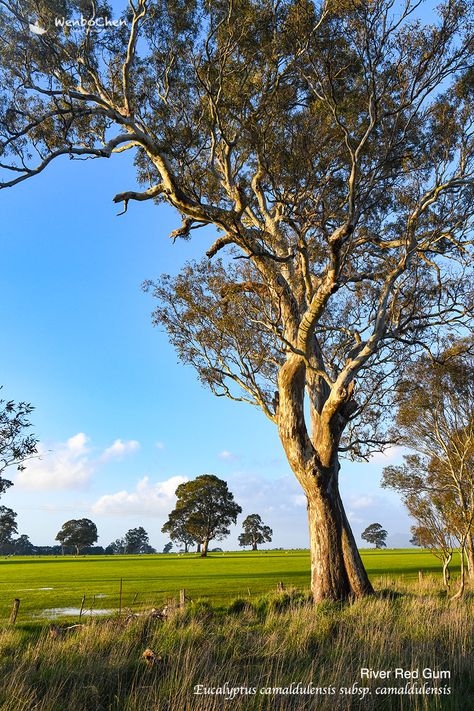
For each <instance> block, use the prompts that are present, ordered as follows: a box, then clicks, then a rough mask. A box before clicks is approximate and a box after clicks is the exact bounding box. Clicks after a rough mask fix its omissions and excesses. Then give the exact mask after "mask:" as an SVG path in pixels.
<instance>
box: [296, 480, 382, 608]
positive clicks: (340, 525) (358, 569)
mask: <svg viewBox="0 0 474 711" xmlns="http://www.w3.org/2000/svg"><path fill="white" fill-rule="evenodd" d="M317 481H318V479H317V477H314V482H313V484H312V485H307V486H306V487H304V488H305V493H306V497H307V501H308V524H309V537H310V551H311V590H312V593H313V598H314V600H315V602H321V601H322V600H348V599H350V598H355V597H362V596H364V595H367V594H370V593H371V592H372V586H371V584H370V582H369V579H368V577H367V573H366V571H365V568H364V566H363V564H362V560H361V558H360V555H359V551H358V549H357V546H356V543H355V539H354V536H353V534H352V531H351V528H350V525H349V522H348V520H347V516H346V514H345V512H344V508H343V505H342V501H341V498H340V495H339V491H338V484H337V475H336V474H335V473H334V475H333V476H332V477H328V478H325V479H324V483H323V484H318V483H317Z"/></svg>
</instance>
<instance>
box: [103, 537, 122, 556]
mask: <svg viewBox="0 0 474 711" xmlns="http://www.w3.org/2000/svg"><path fill="white" fill-rule="evenodd" d="M123 553H125V541H124V539H123V538H116V539H115V541H112V543H109V545H108V546H107V548H106V549H105V554H106V555H122V554H123Z"/></svg>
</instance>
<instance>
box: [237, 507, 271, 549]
mask: <svg viewBox="0 0 474 711" xmlns="http://www.w3.org/2000/svg"><path fill="white" fill-rule="evenodd" d="M242 528H243V529H244V530H243V533H241V534H240V536H239V546H242V547H243V546H252V550H254V551H256V550H257V545H258V544H260V543H268V542H269V541H271V540H272V536H273V531H272V529H271V528H270V526H265V525H264V523H263V521H262V518H261V516H259V514H250V515H249V516H247V518H246V519H244V521H243V523H242Z"/></svg>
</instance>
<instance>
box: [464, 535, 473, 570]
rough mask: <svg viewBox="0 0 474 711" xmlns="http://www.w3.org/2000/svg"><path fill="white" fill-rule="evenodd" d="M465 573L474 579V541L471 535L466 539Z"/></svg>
mask: <svg viewBox="0 0 474 711" xmlns="http://www.w3.org/2000/svg"><path fill="white" fill-rule="evenodd" d="M466 557H467V573H468V576H469V578H470V579H471V580H474V542H473V540H472V536H468V537H467V541H466Z"/></svg>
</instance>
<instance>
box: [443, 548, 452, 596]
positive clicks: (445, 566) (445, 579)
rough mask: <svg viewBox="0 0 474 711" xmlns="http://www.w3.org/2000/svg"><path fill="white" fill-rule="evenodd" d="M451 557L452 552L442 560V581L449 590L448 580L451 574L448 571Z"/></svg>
mask: <svg viewBox="0 0 474 711" xmlns="http://www.w3.org/2000/svg"><path fill="white" fill-rule="evenodd" d="M452 557H453V554H452V553H451V554H450V555H448V556H447V557H446V558H445V559H444V560H443V583H444V585H445V587H446V588H447V589H448V590H449V581H450V579H451V574H450V572H449V564H450V563H451V558H452Z"/></svg>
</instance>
